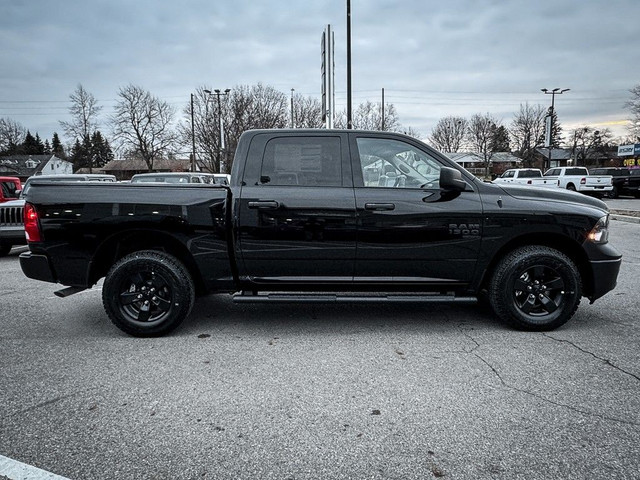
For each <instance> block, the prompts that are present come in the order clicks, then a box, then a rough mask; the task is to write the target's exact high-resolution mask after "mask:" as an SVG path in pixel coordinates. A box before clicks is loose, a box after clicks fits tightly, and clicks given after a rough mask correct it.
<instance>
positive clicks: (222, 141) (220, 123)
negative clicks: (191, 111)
mask: <svg viewBox="0 0 640 480" xmlns="http://www.w3.org/2000/svg"><path fill="white" fill-rule="evenodd" d="M230 91H231V89H230V88H227V89H226V90H225V91H224V92H222V91H220V89H218V88H216V89H215V90H214V91H213V92H211V90H205V93H208V94H209V95H215V96H216V97H218V126H219V129H220V147H219V148H218V171H219V173H223V168H222V163H221V162H222V158H221V157H222V152H223V151H224V149H225V145H224V128H223V122H222V104H221V103H220V97H221V96H222V95H229V92H230Z"/></svg>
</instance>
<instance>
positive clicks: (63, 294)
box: [53, 287, 86, 298]
mask: <svg viewBox="0 0 640 480" xmlns="http://www.w3.org/2000/svg"><path fill="white" fill-rule="evenodd" d="M85 290H86V288H84V287H67V288H63V289H62V290H57V291H55V292H53V294H54V295H55V296H56V297H60V298H67V297H70V296H71V295H75V294H76V293H79V292H83V291H85Z"/></svg>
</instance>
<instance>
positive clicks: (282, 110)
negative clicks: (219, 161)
mask: <svg viewBox="0 0 640 480" xmlns="http://www.w3.org/2000/svg"><path fill="white" fill-rule="evenodd" d="M224 107H225V108H224V109H223V118H224V124H225V135H226V138H225V148H224V150H223V152H224V154H225V155H224V157H225V162H224V165H222V168H223V170H224V171H225V172H226V173H228V172H229V170H230V169H231V161H230V158H231V154H232V153H233V152H234V151H235V149H236V146H237V145H238V140H239V139H240V135H242V133H243V132H244V131H246V130H250V129H254V128H285V127H287V125H288V124H289V121H290V120H289V116H290V114H289V99H288V97H287V95H285V94H284V93H283V92H280V91H278V90H276V89H275V88H273V87H271V86H268V85H262V84H260V83H259V84H257V85H253V86H248V85H241V86H237V87H234V88H232V89H231V93H230V94H229V98H228V101H227V102H225V106H224Z"/></svg>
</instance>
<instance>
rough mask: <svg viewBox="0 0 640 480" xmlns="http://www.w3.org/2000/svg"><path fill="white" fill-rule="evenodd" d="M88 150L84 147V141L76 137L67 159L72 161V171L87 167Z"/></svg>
mask: <svg viewBox="0 0 640 480" xmlns="http://www.w3.org/2000/svg"><path fill="white" fill-rule="evenodd" d="M88 157H89V151H88V150H87V149H85V145H84V142H83V143H80V140H78V139H77V138H76V143H75V144H74V145H73V147H71V157H70V158H69V160H71V162H72V163H73V171H74V172H77V171H78V170H80V169H81V168H85V167H88V163H89V162H88Z"/></svg>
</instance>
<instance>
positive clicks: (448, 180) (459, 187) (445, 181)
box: [440, 167, 467, 192]
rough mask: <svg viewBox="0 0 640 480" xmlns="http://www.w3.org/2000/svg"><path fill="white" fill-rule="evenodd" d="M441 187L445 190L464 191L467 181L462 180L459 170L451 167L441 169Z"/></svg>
mask: <svg viewBox="0 0 640 480" xmlns="http://www.w3.org/2000/svg"><path fill="white" fill-rule="evenodd" d="M440 188H441V189H442V190H445V191H454V192H464V191H465V189H466V188H467V182H465V181H464V180H462V174H461V173H460V171H459V170H456V169H455V168H450V167H442V168H441V169H440Z"/></svg>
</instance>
